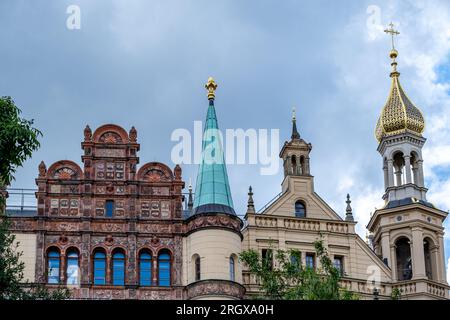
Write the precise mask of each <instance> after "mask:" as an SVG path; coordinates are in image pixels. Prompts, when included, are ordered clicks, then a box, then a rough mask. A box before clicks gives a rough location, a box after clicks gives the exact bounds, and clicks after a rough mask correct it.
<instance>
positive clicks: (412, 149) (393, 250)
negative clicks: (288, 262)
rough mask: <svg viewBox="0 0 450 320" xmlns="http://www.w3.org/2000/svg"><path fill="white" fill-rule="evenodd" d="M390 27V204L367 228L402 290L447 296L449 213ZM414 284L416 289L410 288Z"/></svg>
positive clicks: (384, 116) (384, 152) (386, 113)
mask: <svg viewBox="0 0 450 320" xmlns="http://www.w3.org/2000/svg"><path fill="white" fill-rule="evenodd" d="M385 32H386V33H388V34H390V35H391V36H392V50H391V52H390V54H389V56H390V58H391V60H392V62H391V66H392V71H391V73H390V77H391V81H392V84H391V89H390V92H389V97H388V99H387V102H386V104H385V106H384V107H383V109H382V111H381V115H380V117H379V119H378V122H377V125H376V129H375V136H376V138H377V141H378V143H379V145H378V152H379V153H380V155H381V156H382V161H383V174H384V185H385V193H384V195H383V199H384V200H385V206H384V207H383V208H382V209H379V210H376V211H375V213H374V214H373V216H372V217H371V219H370V221H369V224H368V226H367V228H368V229H369V231H370V232H371V233H373V246H374V250H375V253H377V254H378V255H379V256H380V258H382V259H383V261H384V263H385V264H386V265H388V266H389V267H390V268H391V270H392V281H393V282H394V283H399V284H398V285H397V284H394V286H396V287H398V288H399V289H401V290H403V291H404V292H403V295H404V294H406V295H407V296H408V297H411V298H417V299H427V298H428V293H429V292H431V291H430V290H435V289H436V288H439V290H441V291H442V297H443V298H445V297H446V298H448V286H447V283H446V279H445V277H446V276H445V254H444V240H443V238H444V227H443V223H444V220H445V218H446V217H447V213H446V212H444V211H442V210H439V209H438V208H436V207H435V206H434V205H433V204H431V203H430V202H428V201H427V199H426V193H427V189H426V188H425V184H424V174H423V165H422V163H423V158H422V147H423V145H424V144H425V141H426V139H425V138H424V137H423V136H422V133H423V131H424V129H425V120H424V117H423V115H422V112H421V111H420V110H419V109H418V108H417V107H416V106H415V105H414V103H413V102H412V101H411V100H410V99H409V98H408V96H407V95H406V93H405V91H404V90H403V88H402V86H401V85H400V80H399V78H400V73H399V72H398V71H397V57H398V51H397V50H396V49H395V46H394V41H393V38H394V36H395V35H398V34H399V32H398V31H396V30H394V25H393V24H392V23H391V24H390V29H387V30H385ZM408 286H409V287H408ZM412 287H413V288H414V292H412V291H411V292H409V289H408V288H412ZM436 290H437V289H436ZM441 291H440V292H441ZM433 292H434V291H433Z"/></svg>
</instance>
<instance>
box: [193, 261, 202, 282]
mask: <svg viewBox="0 0 450 320" xmlns="http://www.w3.org/2000/svg"><path fill="white" fill-rule="evenodd" d="M201 279H202V265H201V259H200V256H199V255H196V256H195V259H194V281H200V280H201Z"/></svg>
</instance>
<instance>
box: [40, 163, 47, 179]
mask: <svg viewBox="0 0 450 320" xmlns="http://www.w3.org/2000/svg"><path fill="white" fill-rule="evenodd" d="M46 175H47V166H46V165H45V163H44V161H41V163H39V177H40V178H43V177H45V176H46Z"/></svg>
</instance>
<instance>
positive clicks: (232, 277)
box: [230, 256, 236, 281]
mask: <svg viewBox="0 0 450 320" xmlns="http://www.w3.org/2000/svg"><path fill="white" fill-rule="evenodd" d="M230 280H231V281H236V266H235V261H234V257H233V256H230Z"/></svg>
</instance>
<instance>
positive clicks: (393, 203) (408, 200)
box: [384, 198, 435, 209]
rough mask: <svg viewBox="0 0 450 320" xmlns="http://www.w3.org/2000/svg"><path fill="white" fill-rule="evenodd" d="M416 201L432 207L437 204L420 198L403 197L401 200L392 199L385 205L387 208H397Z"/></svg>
mask: <svg viewBox="0 0 450 320" xmlns="http://www.w3.org/2000/svg"><path fill="white" fill-rule="evenodd" d="M414 203H420V204H423V205H424V206H427V207H430V208H435V206H434V205H433V204H432V203H430V202H427V201H424V200H418V199H415V198H405V199H401V200H392V201H389V202H388V204H387V205H386V206H385V207H384V208H385V209H392V208H397V207H401V206H407V205H409V204H414Z"/></svg>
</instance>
